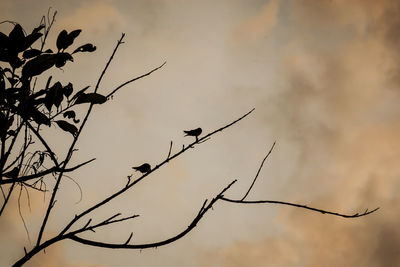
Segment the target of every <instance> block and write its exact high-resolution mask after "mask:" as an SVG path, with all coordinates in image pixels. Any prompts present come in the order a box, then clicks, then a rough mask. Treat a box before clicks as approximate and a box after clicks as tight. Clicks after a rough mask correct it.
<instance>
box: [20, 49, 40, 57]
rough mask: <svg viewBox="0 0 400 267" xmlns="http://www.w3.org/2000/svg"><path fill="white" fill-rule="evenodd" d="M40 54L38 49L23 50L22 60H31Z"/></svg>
mask: <svg viewBox="0 0 400 267" xmlns="http://www.w3.org/2000/svg"><path fill="white" fill-rule="evenodd" d="M41 53H42V51H40V50H39V49H28V50H25V51H24V53H23V54H22V57H23V58H27V59H28V58H33V57H36V56H38V55H40V54H41Z"/></svg>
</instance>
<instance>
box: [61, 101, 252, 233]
mask: <svg viewBox="0 0 400 267" xmlns="http://www.w3.org/2000/svg"><path fill="white" fill-rule="evenodd" d="M253 111H254V108H253V109H252V110H250V111H249V112H247V113H246V114H244V115H242V116H241V117H240V118H238V119H236V120H234V121H233V122H231V123H229V124H227V125H225V126H223V127H221V128H218V129H217V130H215V131H213V132H211V133H209V134H207V135H205V136H204V137H202V138H199V139H198V140H197V141H194V142H192V143H191V144H189V145H188V146H187V147H183V149H182V150H181V151H179V152H177V153H175V154H173V155H172V156H170V157H169V158H167V159H165V160H164V161H162V162H161V163H159V164H158V165H156V166H155V167H154V168H153V169H152V170H151V171H150V172H147V173H145V174H143V175H142V176H140V177H139V178H137V179H136V180H135V181H133V182H132V183H129V184H127V185H126V186H125V187H124V188H122V189H120V190H119V191H117V192H115V193H114V194H112V195H110V196H108V197H107V198H105V199H104V200H102V201H100V202H98V203H97V204H95V205H93V206H92V207H90V208H88V209H86V210H85V211H83V212H82V213H80V214H79V215H76V216H75V217H74V218H73V219H72V220H71V221H70V222H69V223H68V224H67V226H65V228H64V229H63V230H62V231H61V233H62V234H63V233H66V232H67V231H68V229H69V228H70V227H71V226H72V225H73V224H74V223H75V222H76V221H78V220H79V219H80V218H82V217H83V216H85V215H86V214H89V213H90V212H92V211H93V210H95V209H97V208H99V207H101V206H103V205H104V204H106V203H108V202H109V201H111V200H112V199H114V198H116V197H118V196H119V195H121V194H122V193H124V192H126V191H127V190H128V189H130V188H131V187H132V186H134V185H135V184H137V183H138V182H140V181H141V180H143V179H144V178H145V177H147V176H148V175H150V174H151V173H153V172H155V171H156V170H157V169H158V168H160V167H162V166H163V165H165V164H166V163H168V162H169V161H171V160H173V159H174V158H176V157H178V156H179V155H181V154H183V153H184V152H186V151H187V150H189V149H191V148H194V144H196V143H199V142H201V141H203V140H204V139H207V138H209V137H210V136H212V135H214V134H216V133H218V132H221V131H223V130H224V129H226V128H228V127H230V126H232V125H233V124H235V123H237V122H239V121H241V120H242V119H244V118H245V117H247V116H248V115H249V114H250V113H252V112H253Z"/></svg>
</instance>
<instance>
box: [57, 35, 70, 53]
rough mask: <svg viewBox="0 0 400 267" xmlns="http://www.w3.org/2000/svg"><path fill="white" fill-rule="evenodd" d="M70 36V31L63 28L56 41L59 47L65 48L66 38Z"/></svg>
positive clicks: (59, 48)
mask: <svg viewBox="0 0 400 267" xmlns="http://www.w3.org/2000/svg"><path fill="white" fill-rule="evenodd" d="M67 37H68V33H67V31H66V30H62V31H61V32H60V33H59V34H58V37H57V41H56V45H57V49H58V50H61V49H65V48H66V47H65V43H66V39H67Z"/></svg>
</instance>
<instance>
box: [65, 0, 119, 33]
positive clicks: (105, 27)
mask: <svg viewBox="0 0 400 267" xmlns="http://www.w3.org/2000/svg"><path fill="white" fill-rule="evenodd" d="M57 26H59V27H65V28H67V29H69V30H74V29H84V30H85V31H88V32H93V33H95V34H101V35H104V34H105V32H109V31H112V32H115V31H116V32H119V31H120V29H121V28H122V27H123V26H124V20H123V18H122V16H121V14H120V11H119V10H118V9H117V8H116V7H115V5H114V4H112V3H111V1H88V2H83V3H81V4H80V5H79V6H78V8H76V9H75V10H73V11H72V12H71V13H70V14H66V15H63V16H60V20H59V21H57Z"/></svg>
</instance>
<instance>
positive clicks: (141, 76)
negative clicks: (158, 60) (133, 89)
mask: <svg viewBox="0 0 400 267" xmlns="http://www.w3.org/2000/svg"><path fill="white" fill-rule="evenodd" d="M165 64H167V61H165V62H164V63H163V64H161V65H160V66H158V67H157V68H154V69H152V70H151V71H149V72H147V73H145V74H142V75H140V76H138V77H135V78H133V79H131V80H129V81H126V82H124V83H123V84H121V85H119V86H117V88H115V89H114V90H112V91H111V93H109V94H108V95H107V96H106V97H107V98H108V97H110V96H112V95H113V94H115V93H116V92H117V91H118V90H119V89H121V88H122V87H124V86H125V85H128V84H130V83H132V82H134V81H137V80H139V79H142V78H144V77H146V76H149V75H150V74H152V73H153V72H155V71H156V70H158V69H161V68H162V67H163V66H164V65H165Z"/></svg>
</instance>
